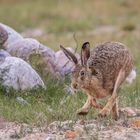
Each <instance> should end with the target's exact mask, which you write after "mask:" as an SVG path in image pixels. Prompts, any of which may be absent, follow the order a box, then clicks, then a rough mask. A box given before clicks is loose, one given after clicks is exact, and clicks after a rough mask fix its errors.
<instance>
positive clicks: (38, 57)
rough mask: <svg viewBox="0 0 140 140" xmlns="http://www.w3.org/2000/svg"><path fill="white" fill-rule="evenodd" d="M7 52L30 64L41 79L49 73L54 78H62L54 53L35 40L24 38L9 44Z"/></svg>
mask: <svg viewBox="0 0 140 140" xmlns="http://www.w3.org/2000/svg"><path fill="white" fill-rule="evenodd" d="M7 51H8V52H9V53H10V54H11V55H12V56H16V57H19V58H22V59H23V60H25V61H27V62H28V63H30V64H31V65H32V66H33V67H34V69H36V71H37V72H39V73H40V75H41V76H42V77H45V76H44V75H46V74H48V73H51V74H52V75H53V76H54V77H57V78H60V77H62V76H63V73H62V72H61V69H60V68H59V66H57V64H56V58H55V52H54V51H53V50H52V49H50V48H48V47H47V46H44V45H42V44H41V43H40V42H38V41H37V40H35V39H32V38H25V39H23V40H18V41H16V42H15V43H12V44H9V45H8V47H7Z"/></svg>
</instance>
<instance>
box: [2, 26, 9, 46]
mask: <svg viewBox="0 0 140 140" xmlns="http://www.w3.org/2000/svg"><path fill="white" fill-rule="evenodd" d="M7 39H8V33H7V31H6V30H5V29H4V28H3V27H2V26H0V47H1V46H2V45H3V44H4V42H5V41H6V40H7Z"/></svg>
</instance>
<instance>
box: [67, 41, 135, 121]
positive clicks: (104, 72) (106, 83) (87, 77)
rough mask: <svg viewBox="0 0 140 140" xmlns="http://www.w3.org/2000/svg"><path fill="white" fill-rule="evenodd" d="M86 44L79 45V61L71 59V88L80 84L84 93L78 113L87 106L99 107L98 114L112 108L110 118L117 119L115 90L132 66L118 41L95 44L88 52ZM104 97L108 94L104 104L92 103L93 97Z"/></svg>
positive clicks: (128, 56)
mask: <svg viewBox="0 0 140 140" xmlns="http://www.w3.org/2000/svg"><path fill="white" fill-rule="evenodd" d="M89 46H90V45H89V43H88V42H85V43H84V44H83V46H82V49H81V64H78V63H75V62H74V61H73V62H74V63H75V69H74V71H73V72H72V77H71V81H72V87H73V88H77V87H80V88H81V89H82V90H83V91H84V92H85V93H86V94H87V96H88V98H87V101H86V103H85V104H84V106H83V107H82V108H81V109H80V110H79V112H78V113H79V114H87V113H88V111H89V109H90V108H91V106H94V107H96V108H99V109H102V110H101V111H100V112H99V116H106V115H107V114H108V113H109V112H110V111H111V110H112V115H113V118H114V119H117V118H118V112H117V105H116V98H117V90H118V88H119V87H120V85H121V84H122V83H123V82H124V81H125V79H126V77H127V76H128V75H129V73H130V72H131V70H132V69H133V62H132V57H131V55H130V53H129V51H128V50H127V48H126V47H125V46H124V45H123V44H121V43H119V42H106V43H103V44H98V45H97V46H96V47H95V48H93V49H92V50H91V51H90V50H89V49H90V47H89ZM67 54H69V52H67ZM69 57H75V56H74V55H73V56H69ZM73 59H74V60H75V58H73ZM106 96H111V97H110V98H109V100H108V102H107V104H106V105H105V106H104V107H103V106H102V105H100V104H97V103H96V99H99V98H104V97H106Z"/></svg>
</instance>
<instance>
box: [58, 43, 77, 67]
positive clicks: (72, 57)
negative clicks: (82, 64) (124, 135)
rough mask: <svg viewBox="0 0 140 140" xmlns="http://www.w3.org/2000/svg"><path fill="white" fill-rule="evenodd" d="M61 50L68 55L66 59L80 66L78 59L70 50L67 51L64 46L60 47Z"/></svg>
mask: <svg viewBox="0 0 140 140" xmlns="http://www.w3.org/2000/svg"><path fill="white" fill-rule="evenodd" d="M60 48H61V49H62V51H63V52H64V54H65V55H66V57H67V58H68V59H69V60H70V61H72V62H73V63H74V64H78V60H77V58H76V56H75V55H74V54H73V53H72V52H70V51H69V50H67V49H65V48H64V47H63V46H62V45H60Z"/></svg>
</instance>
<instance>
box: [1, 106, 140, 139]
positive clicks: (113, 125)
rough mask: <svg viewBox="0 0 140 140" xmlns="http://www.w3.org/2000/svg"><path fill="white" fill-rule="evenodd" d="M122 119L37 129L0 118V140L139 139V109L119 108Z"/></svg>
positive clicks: (57, 124)
mask: <svg viewBox="0 0 140 140" xmlns="http://www.w3.org/2000/svg"><path fill="white" fill-rule="evenodd" d="M121 114H123V115H121V119H119V120H118V121H110V120H105V119H97V120H86V121H85V120H78V121H76V122H74V121H71V120H67V121H65V122H59V121H55V122H53V123H51V124H49V125H48V126H43V127H37V126H33V125H32V126H31V125H27V124H23V123H17V122H8V121H6V120H5V119H3V118H0V140H14V139H20V140H65V139H66V140H67V139H68V140H140V117H138V116H139V114H140V110H139V109H132V108H128V107H127V108H123V109H121Z"/></svg>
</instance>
